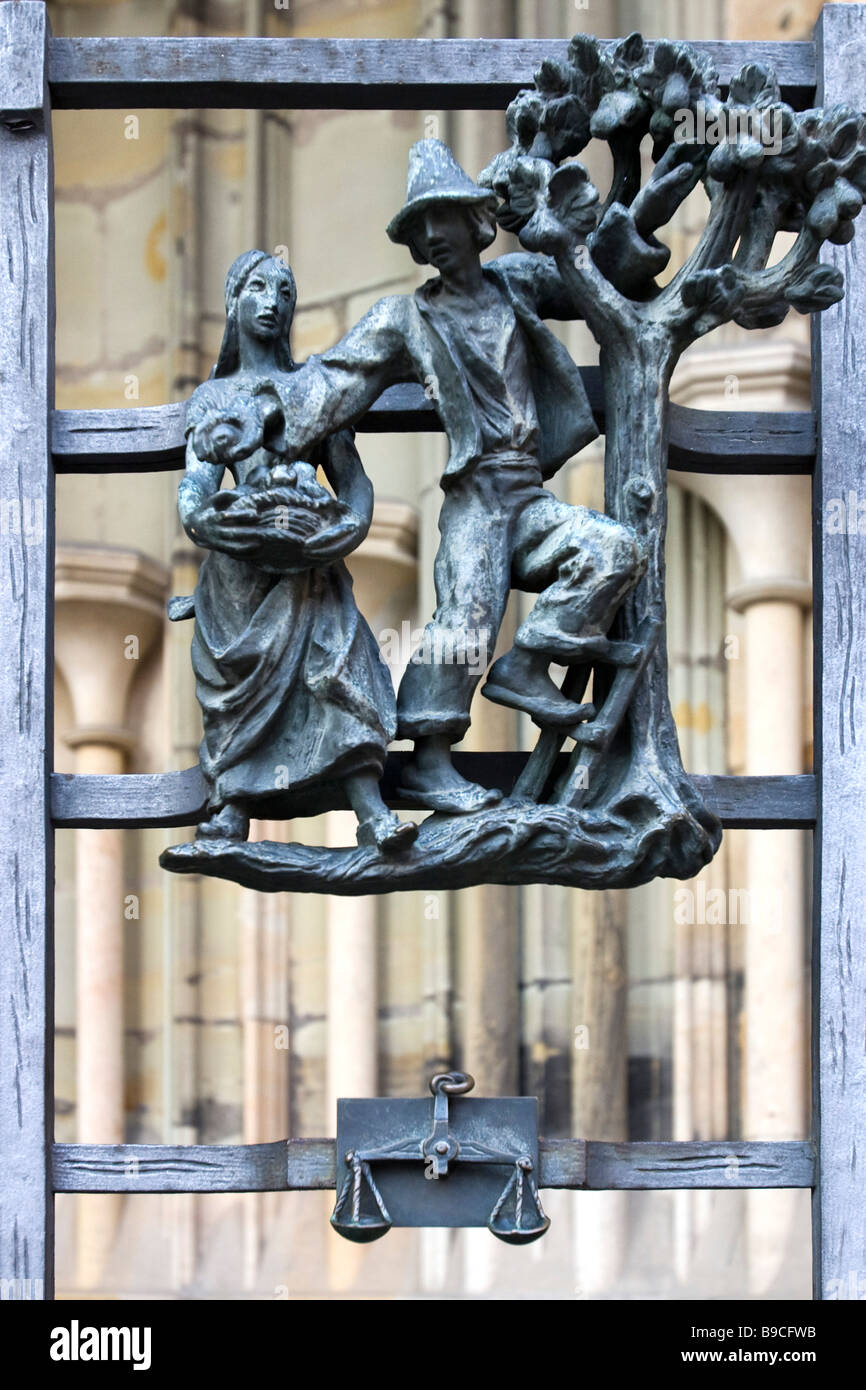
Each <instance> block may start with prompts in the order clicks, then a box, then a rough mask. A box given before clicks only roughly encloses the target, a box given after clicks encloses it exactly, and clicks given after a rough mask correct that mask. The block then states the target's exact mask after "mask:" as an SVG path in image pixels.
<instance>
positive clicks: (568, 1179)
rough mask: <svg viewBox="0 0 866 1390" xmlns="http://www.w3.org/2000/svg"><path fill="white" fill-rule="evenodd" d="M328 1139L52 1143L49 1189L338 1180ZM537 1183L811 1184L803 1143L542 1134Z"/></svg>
mask: <svg viewBox="0 0 866 1390" xmlns="http://www.w3.org/2000/svg"><path fill="white" fill-rule="evenodd" d="M335 1149H336V1141H335V1140H334V1139H289V1140H280V1141H278V1142H276V1143H273V1144H239V1145H234V1144H201V1145H197V1144H192V1145H171V1144H55V1145H54V1149H53V1181H54V1190H55V1192H284V1191H293V1192H297V1191H310V1190H314V1189H320V1188H334V1187H335V1186H336V1156H335ZM539 1158H540V1164H539V1167H540V1172H539V1187H546V1188H553V1187H556V1188H570V1189H573V1190H578V1189H593V1190H595V1191H610V1190H612V1189H619V1190H624V1189H630V1190H643V1191H646V1190H649V1189H667V1188H682V1187H691V1188H699V1187H702V1188H719V1189H724V1188H748V1187H811V1186H812V1184H813V1180H814V1171H815V1159H814V1152H813V1148H812V1145H811V1144H810V1143H809V1142H808V1141H806V1140H794V1141H791V1142H788V1143H746V1142H744V1141H743V1140H730V1141H711V1142H704V1143H663V1144H645V1143H635V1144H605V1143H597V1142H595V1141H594V1140H584V1139H554V1140H546V1139H542V1140H541V1141H540V1143H539Z"/></svg>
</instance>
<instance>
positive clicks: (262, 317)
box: [238, 259, 295, 342]
mask: <svg viewBox="0 0 866 1390" xmlns="http://www.w3.org/2000/svg"><path fill="white" fill-rule="evenodd" d="M294 312H295V292H294V288H293V285H292V280H291V278H290V276H289V272H288V270H287V269H286V267H285V266H284V265H283V263H282V261H278V260H274V259H271V260H267V261H262V263H261V265H257V266H256V268H255V270H254V271H253V272H252V274H251V275H250V277H249V279H248V280H247V282H246V284H245V285H244V287H243V289H242V290H241V292H240V295H239V296H238V327H239V329H240V331H241V333H242V334H246V335H248V336H249V337H251V338H257V339H258V340H259V341H260V342H278V341H280V340H281V339H282V340H284V339H287V338H288V336H289V330H290V328H291V326H292V317H293V315H294Z"/></svg>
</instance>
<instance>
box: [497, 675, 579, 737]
mask: <svg viewBox="0 0 866 1390" xmlns="http://www.w3.org/2000/svg"><path fill="white" fill-rule="evenodd" d="M551 684H552V682H551ZM481 694H482V695H483V696H484V697H485V698H486V699H488V700H492V702H493V703H494V704H495V705H507V706H508V708H509V709H517V710H520V712H521V714H528V715H529V717H530V719H531V720H532V722H533V724H537V725H538V726H539V728H540V729H570V728H572V727H573V726H574V725H576V724H583V723H585V722H586V720H587V719H594V718H595V705H592V704H590V705H576V704H575V703H574V701H573V700H567V699H566V698H565V696H564V695H562V696H560V698H559V699H558V700H557V699H552V698H551V699H547V698H545V697H544V696H543V695H524V694H522V693H521V692H519V691H516V690H510V689H509V688H508V686H507V685H499V684H497V683H495V682H493V681H488V682H487V684H486V685H484V686H482V689H481Z"/></svg>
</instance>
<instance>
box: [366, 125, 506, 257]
mask: <svg viewBox="0 0 866 1390" xmlns="http://www.w3.org/2000/svg"><path fill="white" fill-rule="evenodd" d="M433 203H464V204H470V205H480V204H482V203H487V204H488V205H489V207H490V208H491V209H493V208H494V207H495V206H496V194H495V193H492V192H491V190H490V189H489V188H479V186H478V184H477V183H473V182H472V180H471V179H470V177H469V175H468V174H467V173H465V172H464V170H463V169H461V168H460V165H459V164H458V163H457V160H456V159H455V158H454V156H453V154H452V153H451V151H450V150H449V148H448V146H447V145H446V144H444V143H443V142H442V141H441V140H419V141H418V143H417V144H415V145H413V146H412V148H411V150H410V151H409V178H408V180H407V183H406V202H405V203H404V205H403V207H402V208H401V209H400V211H399V212H398V213H397V215H396V217H393V218H392V219H391V221H390V222H389V224H388V235H389V237H390V238H391V240H392V241H396V242H398V243H399V244H400V245H402V246H408V245H409V244H410V242H411V228H412V223H413V222H414V220H415V217H416V215H417V214H418V213H419V212H423V211H424V209H425V208H428V207H430V206H431V204H433Z"/></svg>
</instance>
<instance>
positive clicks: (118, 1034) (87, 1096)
mask: <svg viewBox="0 0 866 1390" xmlns="http://www.w3.org/2000/svg"><path fill="white" fill-rule="evenodd" d="M166 588H167V572H166V570H165V568H164V567H163V566H162V565H160V564H158V563H157V562H156V561H154V560H150V559H147V558H146V557H145V556H143V555H140V554H138V553H137V552H135V551H127V550H109V549H107V548H102V547H95V546H94V547H90V546H66V547H64V546H61V547H59V548H58V554H57V569H56V590H55V603H56V629H55V653H56V658H57V663H58V666H59V667H60V669H61V671H62V673H63V677H64V679H65V681H66V684H67V686H68V688H69V692H70V695H71V698H72V704H73V709H74V715H75V728H74V729H73V730H72V732H71V733H70V734H68V735H67V743H68V744H69V745H70V746H71V747H72V748H74V749H75V750H76V772H77V773H79V774H84V775H87V774H89V775H102V776H105V775H109V776H111V775H115V774H117V773H121V772H123V770H124V764H125V757H126V754H127V752H128V751H129V749H130V748H131V747H132V746H133V745H134V743H135V735H134V733H133V732H132V731H131V730H129V729H127V728H126V727H125V719H126V709H127V699H128V695H129V691H130V687H131V685H132V681H133V677H134V675H135V673H136V671H137V670H138V669H140V667H139V663H140V661H141V660H143V658H144V657H145V656H146V655H147V652H148V651H149V649H150V648H151V646H152V645H153V642H154V640H155V638H156V637H157V635H158V634H159V633H160V632H161V631H162V626H163V620H164V608H163V605H164V602H165V596H166ZM123 857H124V834H123V831H122V830H79V831H78V832H77V836H76V958H77V968H76V998H77V1007H76V1039H77V1054H76V1078H77V1080H76V1107H77V1119H78V1125H77V1130H78V1140H79V1142H80V1143H95V1144H117V1143H122V1142H123V1138H124V1130H125V1125H124V1119H125V1117H124V1065H123V1062H124V1035H123V986H124V973H123V945H124V931H123V928H124V922H125V917H124V899H125V896H126V894H125V887H126V884H125V879H124V867H123ZM121 1201H122V1199H121V1198H120V1197H119V1196H118V1195H116V1194H100V1195H98V1196H93V1197H90V1198H88V1199H87V1205H86V1206H84V1205H82V1206H81V1207H80V1208H79V1210H80V1212H81V1217H82V1219H81V1222H80V1225H79V1243H78V1277H79V1281H80V1282H81V1283H82V1284H84V1285H85V1286H93V1285H94V1284H97V1283H98V1282H99V1281H100V1279H101V1277H102V1275H103V1273H104V1269H105V1263H106V1260H107V1258H108V1255H109V1253H110V1250H111V1245H112V1242H113V1240H114V1236H115V1233H116V1228H117V1221H118V1216H119V1211H120V1204H121Z"/></svg>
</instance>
